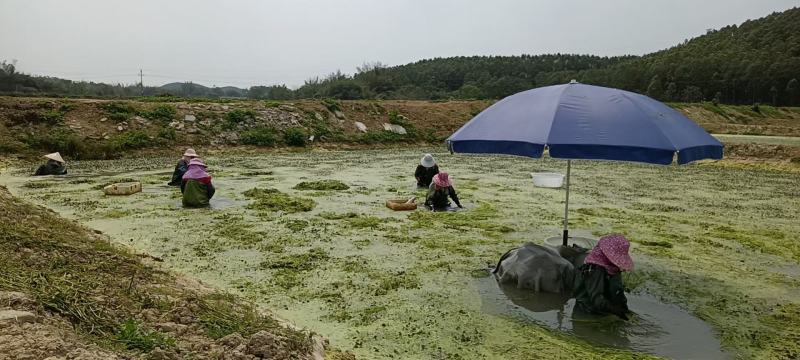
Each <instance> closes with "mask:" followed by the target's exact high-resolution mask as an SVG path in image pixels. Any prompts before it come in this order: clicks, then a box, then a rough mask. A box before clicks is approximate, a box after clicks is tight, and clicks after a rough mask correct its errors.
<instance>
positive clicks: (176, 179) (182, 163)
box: [167, 148, 197, 186]
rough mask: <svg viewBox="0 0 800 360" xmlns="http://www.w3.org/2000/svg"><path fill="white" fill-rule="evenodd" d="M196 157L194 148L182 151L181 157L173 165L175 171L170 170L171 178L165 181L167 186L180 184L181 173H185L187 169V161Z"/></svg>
mask: <svg viewBox="0 0 800 360" xmlns="http://www.w3.org/2000/svg"><path fill="white" fill-rule="evenodd" d="M196 157H197V153H196V152H195V151H194V149H191V148H189V149H186V151H184V152H183V157H182V158H181V159H180V160H178V164H177V165H175V171H173V172H172V180H170V182H168V183H167V185H169V186H181V182H182V180H183V174H185V173H186V170H188V169H189V161H191V160H192V159H194V158H196Z"/></svg>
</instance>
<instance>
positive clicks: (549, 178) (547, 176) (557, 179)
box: [531, 172, 564, 188]
mask: <svg viewBox="0 0 800 360" xmlns="http://www.w3.org/2000/svg"><path fill="white" fill-rule="evenodd" d="M531 177H532V178H533V186H537V187H545V188H560V187H561V184H563V183H564V175H561V174H559V173H550V172H541V173H531Z"/></svg>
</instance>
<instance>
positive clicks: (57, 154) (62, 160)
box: [44, 152, 65, 164]
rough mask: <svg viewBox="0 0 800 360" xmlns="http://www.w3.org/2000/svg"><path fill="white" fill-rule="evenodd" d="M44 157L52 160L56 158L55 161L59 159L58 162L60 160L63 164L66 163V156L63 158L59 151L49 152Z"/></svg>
mask: <svg viewBox="0 0 800 360" xmlns="http://www.w3.org/2000/svg"><path fill="white" fill-rule="evenodd" d="M44 157H46V158H48V159H50V160H55V161H58V162H60V163H62V164H64V163H65V161H64V158H62V157H61V154H59V153H57V152H54V153H52V154H47V155H45V156H44Z"/></svg>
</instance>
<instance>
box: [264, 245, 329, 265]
mask: <svg viewBox="0 0 800 360" xmlns="http://www.w3.org/2000/svg"><path fill="white" fill-rule="evenodd" d="M329 258H330V256H329V255H328V253H327V252H325V250H323V249H321V248H313V249H310V250H308V251H307V252H304V253H300V254H285V255H280V256H277V257H273V258H270V259H267V260H265V261H264V262H262V263H261V267H262V268H264V269H293V270H299V271H306V270H312V269H315V268H317V267H318V266H320V265H321V264H322V263H324V262H325V261H327V260H328V259H329Z"/></svg>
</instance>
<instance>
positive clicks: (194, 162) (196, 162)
mask: <svg viewBox="0 0 800 360" xmlns="http://www.w3.org/2000/svg"><path fill="white" fill-rule="evenodd" d="M189 165H200V166H202V167H206V164H205V163H204V162H203V160H200V158H194V159H192V160H189Z"/></svg>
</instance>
